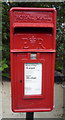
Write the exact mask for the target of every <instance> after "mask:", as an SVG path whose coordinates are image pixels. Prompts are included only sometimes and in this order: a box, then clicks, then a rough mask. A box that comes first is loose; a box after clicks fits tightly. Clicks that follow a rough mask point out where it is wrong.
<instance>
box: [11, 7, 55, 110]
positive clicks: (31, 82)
mask: <svg viewBox="0 0 65 120" xmlns="http://www.w3.org/2000/svg"><path fill="white" fill-rule="evenodd" d="M55 52H56V10H55V9H54V8H21V7H18V8H17V7H15V8H11V10H10V58H11V59H10V61H11V62H10V63H11V91H12V92H11V93H12V110H13V111H14V112H41V111H51V110H52V109H53V105H54V66H55Z"/></svg>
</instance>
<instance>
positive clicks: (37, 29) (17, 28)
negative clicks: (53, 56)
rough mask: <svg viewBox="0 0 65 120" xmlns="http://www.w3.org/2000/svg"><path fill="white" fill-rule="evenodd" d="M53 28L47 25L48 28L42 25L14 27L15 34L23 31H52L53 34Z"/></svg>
mask: <svg viewBox="0 0 65 120" xmlns="http://www.w3.org/2000/svg"><path fill="white" fill-rule="evenodd" d="M52 31H53V29H52V28H49V27H46V28H41V27H16V28H14V33H15V34H17V33H18V34H19V33H20V34H21V33H50V34H52Z"/></svg>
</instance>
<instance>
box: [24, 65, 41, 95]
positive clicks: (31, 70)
mask: <svg viewBox="0 0 65 120" xmlns="http://www.w3.org/2000/svg"><path fill="white" fill-rule="evenodd" d="M41 94H42V63H25V64H24V95H41Z"/></svg>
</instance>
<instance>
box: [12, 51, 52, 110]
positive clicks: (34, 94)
mask: <svg viewBox="0 0 65 120" xmlns="http://www.w3.org/2000/svg"><path fill="white" fill-rule="evenodd" d="M12 55H13V54H12ZM52 58H53V59H54V55H52V54H50V55H48V54H47V53H40V54H39V58H38V59H35V60H32V61H31V60H30V58H29V53H22V54H21V53H18V54H14V55H13V59H12V62H13V63H12V64H13V65H12V72H13V78H12V79H13V80H14V83H12V84H13V87H14V88H12V89H13V110H14V111H16V110H21V111H24V112H25V111H39V110H40V111H50V110H52V108H53V99H52V96H53V79H52V78H53V77H54V69H53V68H52V67H51V66H53V65H54V61H53V59H52ZM26 67H27V68H26ZM33 69H34V70H33ZM31 72H32V74H31ZM36 74H37V75H36ZM51 79H52V81H51ZM12 82H13V81H12ZM14 93H15V94H14Z"/></svg>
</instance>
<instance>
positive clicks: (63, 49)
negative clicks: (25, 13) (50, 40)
mask: <svg viewBox="0 0 65 120" xmlns="http://www.w3.org/2000/svg"><path fill="white" fill-rule="evenodd" d="M11 7H43V8H44V7H48V8H49V7H54V8H56V10H57V36H56V40H57V54H56V70H59V71H62V69H63V59H64V57H63V53H65V46H64V43H65V42H64V41H65V40H64V37H65V36H64V35H65V34H64V28H63V27H62V23H64V21H65V18H64V15H65V2H61V3H59V2H56V3H53V2H12V3H11V2H9V3H6V2H3V3H2V43H3V44H2V47H0V49H2V51H3V56H2V62H1V61H0V64H1V63H2V67H1V68H0V70H2V71H3V76H7V77H9V71H10V70H9V69H10V68H9V66H10V63H9V62H10V58H9V56H10V55H9V54H10V53H9V49H10V48H9V47H10V28H9V10H10V8H11Z"/></svg>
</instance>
